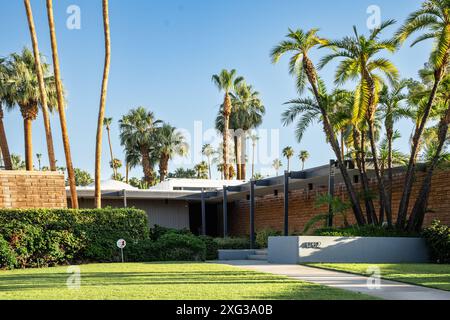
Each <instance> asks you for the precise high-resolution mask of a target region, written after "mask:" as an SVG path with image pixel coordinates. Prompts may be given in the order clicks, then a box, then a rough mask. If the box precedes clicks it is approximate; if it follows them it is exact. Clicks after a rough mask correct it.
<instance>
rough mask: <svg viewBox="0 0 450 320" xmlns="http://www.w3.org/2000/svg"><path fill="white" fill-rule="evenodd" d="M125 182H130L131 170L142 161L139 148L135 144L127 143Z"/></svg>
mask: <svg viewBox="0 0 450 320" xmlns="http://www.w3.org/2000/svg"><path fill="white" fill-rule="evenodd" d="M124 147H125V183H129V180H130V179H129V176H130V170H131V169H133V168H135V167H137V166H138V165H140V164H141V163H142V159H141V154H140V153H139V150H136V148H135V147H134V146H133V145H125V146H124Z"/></svg>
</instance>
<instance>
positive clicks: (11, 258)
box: [0, 235, 17, 269]
mask: <svg viewBox="0 0 450 320" xmlns="http://www.w3.org/2000/svg"><path fill="white" fill-rule="evenodd" d="M16 264H17V259H16V255H15V253H14V251H13V250H12V249H11V248H10V246H9V243H8V242H7V241H6V240H5V239H3V237H2V236H1V235H0V269H13V268H14V267H15V266H16Z"/></svg>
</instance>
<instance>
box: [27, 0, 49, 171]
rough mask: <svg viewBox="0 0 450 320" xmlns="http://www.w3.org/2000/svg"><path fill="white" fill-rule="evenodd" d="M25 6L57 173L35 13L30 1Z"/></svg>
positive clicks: (45, 126)
mask: <svg viewBox="0 0 450 320" xmlns="http://www.w3.org/2000/svg"><path fill="white" fill-rule="evenodd" d="M24 4H25V9H26V12H27V19H28V27H29V29H30V36H31V42H32V44H33V53H34V61H35V65H36V74H37V78H38V84H39V92H40V96H41V101H40V104H41V109H42V115H43V118H44V128H45V138H46V141H47V152H48V159H49V162H50V170H51V171H56V159H55V150H54V147H53V135H52V128H51V125H50V116H49V112H48V107H47V106H48V104H47V93H46V90H45V83H44V73H43V71H42V65H41V55H40V53H39V46H38V40H37V35H36V29H35V26H34V19H33V11H32V9H31V5H30V1H29V0H24Z"/></svg>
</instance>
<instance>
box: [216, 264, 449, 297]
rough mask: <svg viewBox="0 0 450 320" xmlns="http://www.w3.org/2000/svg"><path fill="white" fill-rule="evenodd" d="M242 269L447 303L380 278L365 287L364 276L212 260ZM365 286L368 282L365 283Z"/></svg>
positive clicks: (438, 294) (428, 290)
mask: <svg viewBox="0 0 450 320" xmlns="http://www.w3.org/2000/svg"><path fill="white" fill-rule="evenodd" d="M214 263H220V264H227V265H232V266H236V267H240V268H243V269H248V270H254V271H259V272H267V273H272V274H277V275H284V276H288V277H290V278H293V279H298V280H303V281H308V282H313V283H317V284H321V285H325V286H330V287H335V288H340V289H345V290H349V291H354V292H360V293H363V294H368V295H372V296H375V297H378V298H382V299H386V300H450V292H449V291H444V290H438V289H432V288H425V287H421V286H415V285H410V284H405V283H401V282H396V281H390V280H384V279H381V283H380V286H379V287H378V288H369V286H368V285H367V284H368V282H367V281H368V279H369V278H368V277H364V276H359V275H354V274H350V273H344V272H338V271H329V270H323V269H318V268H312V267H306V266H303V265H283V264H269V263H268V262H267V261H252V260H236V261H215V262H214ZM369 283H372V282H370V280H369Z"/></svg>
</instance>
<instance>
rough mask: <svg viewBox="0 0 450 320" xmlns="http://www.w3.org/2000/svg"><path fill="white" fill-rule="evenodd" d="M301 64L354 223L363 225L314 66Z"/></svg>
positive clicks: (308, 61) (307, 61)
mask: <svg viewBox="0 0 450 320" xmlns="http://www.w3.org/2000/svg"><path fill="white" fill-rule="evenodd" d="M303 64H304V68H305V72H306V75H307V77H308V81H309V83H310V85H311V87H312V90H313V93H314V96H315V98H316V101H317V103H318V105H319V108H320V112H321V114H322V122H323V126H324V131H325V134H326V136H327V137H328V141H329V142H330V145H331V148H332V149H333V151H334V154H335V156H336V159H337V162H338V165H339V169H340V171H341V175H342V178H343V180H344V183H345V186H346V188H347V192H348V194H349V198H350V202H351V206H352V209H353V213H354V215H355V218H356V221H357V222H358V224H359V225H363V224H365V223H366V221H365V218H364V215H363V213H362V210H361V206H360V204H359V200H358V197H357V194H356V190H355V188H354V186H353V184H352V180H351V178H350V175H349V174H348V171H347V167H346V166H345V164H344V160H343V159H342V158H341V150H340V148H339V142H338V141H337V139H336V135H335V134H334V130H333V127H332V126H331V122H330V119H329V116H328V112H327V111H326V110H325V109H324V108H323V107H322V104H321V99H320V94H319V90H318V89H317V77H316V75H315V69H314V65H313V63H312V61H311V60H309V58H308V57H307V56H306V55H304V59H303Z"/></svg>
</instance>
